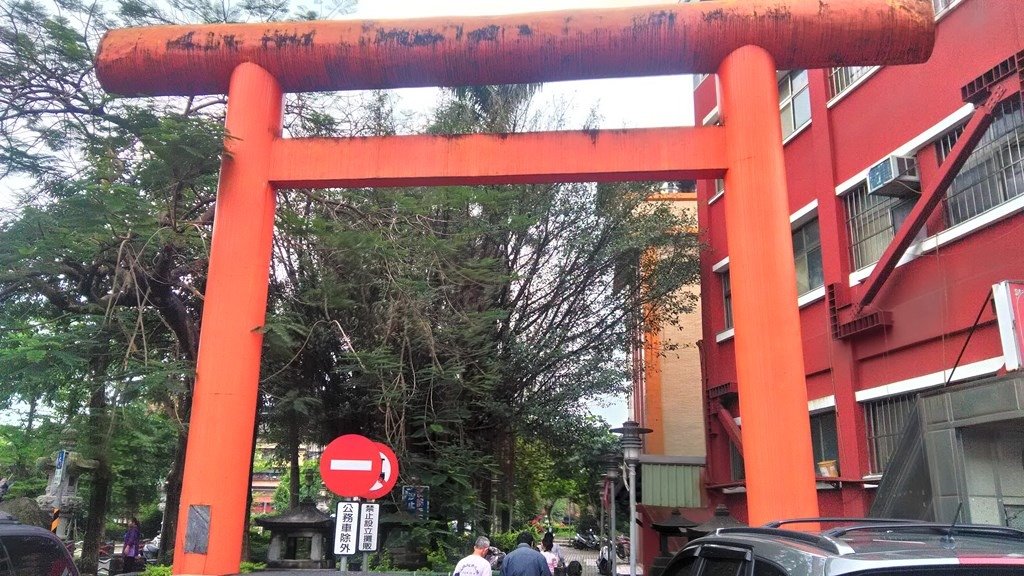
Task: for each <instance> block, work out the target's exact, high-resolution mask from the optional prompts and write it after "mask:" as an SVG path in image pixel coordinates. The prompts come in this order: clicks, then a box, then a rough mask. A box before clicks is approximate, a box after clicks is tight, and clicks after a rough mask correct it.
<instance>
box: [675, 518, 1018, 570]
mask: <svg viewBox="0 0 1024 576" xmlns="http://www.w3.org/2000/svg"><path fill="white" fill-rule="evenodd" d="M812 523H813V524H812ZM797 524H802V525H803V526H809V525H810V526H815V525H816V526H817V527H821V528H827V527H828V526H837V527H834V528H828V529H825V530H824V531H816V532H799V531H796V530H788V529H783V528H781V526H783V525H797ZM1020 574H1024V531H1020V530H1015V529H1013V528H1003V527H1001V526H980V525H949V524H934V523H922V522H911V521H901V520H881V519H876V518H868V519H863V518H861V519H849V518H817V519H800V520H787V521H781V522H773V523H770V524H767V525H765V526H764V527H760V528H754V527H750V528H722V529H720V530H718V531H717V532H715V533H713V534H710V535H708V536H705V537H703V538H699V539H697V540H694V541H692V542H690V543H689V544H687V545H686V547H685V548H683V549H682V550H680V551H679V552H678V553H677V554H676V555H675V556H674V557H673V558H672V561H671V562H670V563H669V564H668V566H667V567H666V568H665V572H664V576H840V575H843V576H847V575H850V576H853V575H856V576H888V575H899V576H1010V575H1020Z"/></svg>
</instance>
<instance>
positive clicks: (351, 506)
mask: <svg viewBox="0 0 1024 576" xmlns="http://www.w3.org/2000/svg"><path fill="white" fill-rule="evenodd" d="M358 538H359V502H338V513H337V516H336V517H335V524H334V553H335V554H337V555H339V556H348V555H349V554H355V553H356V543H357V541H358Z"/></svg>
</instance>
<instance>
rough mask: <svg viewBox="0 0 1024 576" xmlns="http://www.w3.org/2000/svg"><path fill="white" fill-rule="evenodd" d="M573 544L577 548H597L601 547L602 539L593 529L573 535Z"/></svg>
mask: <svg viewBox="0 0 1024 576" xmlns="http://www.w3.org/2000/svg"><path fill="white" fill-rule="evenodd" d="M571 544H572V547H573V548H576V549H577V550H597V549H599V548H600V547H601V542H600V539H599V538H598V537H597V534H594V530H593V529H591V530H589V531H587V532H585V533H583V534H580V533H579V532H577V533H576V535H575V536H573V538H572V542H571Z"/></svg>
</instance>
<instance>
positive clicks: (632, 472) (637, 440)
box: [612, 420, 653, 576]
mask: <svg viewBox="0 0 1024 576" xmlns="http://www.w3.org/2000/svg"><path fill="white" fill-rule="evenodd" d="M612 432H614V433H616V434H620V435H621V438H620V440H619V441H620V443H621V444H622V457H623V460H625V461H626V468H627V469H628V470H629V576H636V549H637V544H638V542H637V534H636V465H637V464H638V463H639V462H640V450H641V449H642V448H643V445H644V441H643V437H642V436H641V435H642V434H649V433H651V432H653V430H651V429H650V428H642V427H641V426H640V423H639V422H635V421H633V420H627V421H625V422H623V423H622V427H621V428H615V429H613V430H612Z"/></svg>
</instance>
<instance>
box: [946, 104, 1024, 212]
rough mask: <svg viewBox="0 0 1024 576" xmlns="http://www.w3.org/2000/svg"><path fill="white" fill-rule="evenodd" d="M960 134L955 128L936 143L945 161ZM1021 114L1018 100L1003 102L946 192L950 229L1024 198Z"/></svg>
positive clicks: (1022, 113)
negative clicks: (1013, 199) (1013, 200)
mask: <svg viewBox="0 0 1024 576" xmlns="http://www.w3.org/2000/svg"><path fill="white" fill-rule="evenodd" d="M962 132H963V127H960V128H956V129H954V130H952V131H950V132H949V133H947V134H946V135H945V136H943V137H942V138H941V139H939V141H938V142H937V143H936V147H937V149H938V150H937V152H938V155H939V159H940V161H941V160H945V158H946V156H948V155H949V153H950V151H951V150H952V149H953V145H954V144H956V141H957V139H958V138H959V137H960V134H961V133H962ZM1022 158H1024V111H1022V109H1021V98H1020V96H1015V97H1013V98H1010V99H1008V100H1006V101H1004V102H1003V103H1002V104H1001V105H1000V107H999V109H998V110H996V113H995V120H994V121H993V122H992V125H991V126H989V128H988V130H986V131H985V135H984V136H982V138H981V141H980V142H978V146H977V147H976V148H975V149H974V152H972V153H971V156H970V158H968V159H967V163H966V164H964V167H963V168H961V169H960V173H959V174H958V175H957V176H956V178H955V179H954V180H953V183H952V184H951V185H950V187H949V189H948V190H947V191H946V217H947V219H948V223H949V225H950V226H953V225H956V224H960V223H961V222H964V221H966V220H969V219H971V218H974V217H975V216H977V215H979V214H981V213H983V212H986V211H988V210H991V209H992V208H995V207H996V206H999V205H1000V204H1002V203H1004V202H1007V201H1009V200H1010V199H1012V198H1016V197H1017V196H1020V195H1021V194H1024V161H1022Z"/></svg>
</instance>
